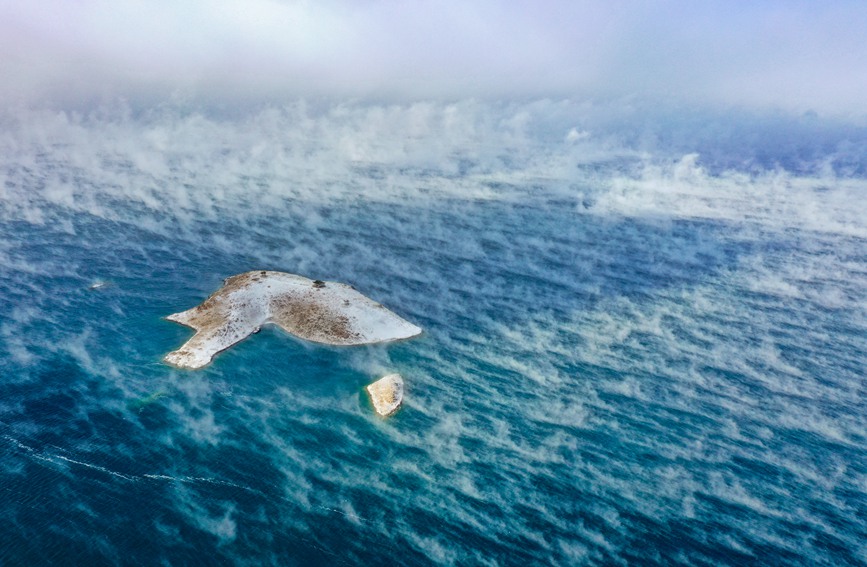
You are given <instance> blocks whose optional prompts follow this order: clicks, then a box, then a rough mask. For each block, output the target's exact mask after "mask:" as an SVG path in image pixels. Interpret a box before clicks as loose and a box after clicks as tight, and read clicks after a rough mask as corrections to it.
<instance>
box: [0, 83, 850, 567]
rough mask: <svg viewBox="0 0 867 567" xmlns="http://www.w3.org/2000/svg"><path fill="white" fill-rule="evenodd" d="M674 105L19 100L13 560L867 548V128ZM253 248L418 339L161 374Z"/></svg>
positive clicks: (618, 560)
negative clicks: (175, 319) (230, 107)
mask: <svg viewBox="0 0 867 567" xmlns="http://www.w3.org/2000/svg"><path fill="white" fill-rule="evenodd" d="M657 110H658V111H657V112H656V113H655V114H653V113H650V112H648V113H644V114H643V115H644V116H645V117H646V121H645V122H644V123H642V124H638V125H636V124H635V123H634V122H633V121H632V120H631V117H634V116H635V114H634V110H632V109H630V108H627V107H625V106H618V105H616V104H613V103H612V104H610V105H607V106H606V105H599V104H591V103H582V102H574V101H572V102H570V101H559V102H558V101H546V100H542V101H536V102H528V103H492V102H483V101H477V100H476V101H474V100H465V101H459V102H454V103H442V102H423V103H422V102H419V103H411V104H395V105H378V104H373V103H366V102H355V103H335V104H323V105H314V104H312V103H309V102H303V101H296V102H293V103H291V104H285V105H271V106H265V107H258V108H253V107H250V108H248V109H247V110H245V111H243V112H238V113H234V114H227V113H224V112H219V111H217V110H213V109H212V110H208V109H206V108H204V107H197V108H185V107H183V106H180V107H179V106H171V105H166V106H163V107H161V108H151V109H140V108H135V107H130V106H126V105H123V104H119V105H115V106H111V107H102V108H101V109H99V110H98V111H91V112H72V111H56V110H26V111H23V110H19V111H16V112H7V113H6V114H4V115H3V118H2V123H3V135H2V138H0V146H2V151H0V178H2V184H0V235H2V238H0V266H2V273H3V277H2V278H0V336H2V346H0V376H2V383H0V393H2V395H0V429H2V431H0V447H2V451H0V471H2V472H0V479H2V480H0V486H2V488H3V490H4V494H5V495H6V497H5V498H4V499H3V500H2V504H0V533H2V534H3V541H4V544H3V545H2V547H0V557H2V561H3V562H5V563H10V564H46V563H69V562H72V563H78V564H99V563H122V564H153V563H154V562H165V563H169V564H183V563H196V562H206V563H220V562H226V563H234V564H257V565H258V564H377V563H383V562H385V561H390V562H396V563H398V564H408V565H426V564H475V563H478V564H490V565H496V564H501V565H510V564H550V563H553V564H564V565H565V564H598V563H615V564H626V563H641V564H672V563H674V564H685V565H687V564H688V565H695V564H739V563H745V562H759V563H786V564H796V563H810V564H833V565H846V564H851V565H857V564H861V563H863V562H865V561H867V548H865V545H864V541H867V459H865V449H867V428H865V425H864V419H863V416H864V415H865V411H867V392H865V385H864V368H865V357H864V353H865V352H867V246H865V245H867V221H865V219H867V216H865V215H864V214H863V211H864V210H865V202H867V199H865V178H864V171H865V162H864V155H865V154H864V153H863V152H861V151H860V148H863V147H865V140H867V135H865V132H864V131H863V130H860V129H858V128H857V127H855V126H847V125H845V124H839V123H834V122H832V121H830V120H824V119H818V121H817V120H816V119H815V118H813V117H803V116H797V115H794V116H790V115H783V114H780V115H777V116H776V117H772V116H769V115H764V118H763V121H762V122H761V123H758V124H756V123H755V122H754V121H753V120H752V118H751V117H750V116H749V114H748V113H742V114H737V113H736V115H729V116H724V115H719V114H717V115H713V114H706V115H703V116H702V115H700V114H697V113H695V112H693V113H692V114H690V113H688V112H687V113H684V114H683V115H682V116H680V118H679V119H678V120H673V119H672V115H671V114H670V113H669V112H668V111H665V112H663V111H659V109H657ZM732 116H733V117H734V119H731V118H732ZM695 124H700V125H702V126H701V127H699V126H693V125H695ZM708 124H716V125H717V126H716V127H717V131H719V132H722V134H721V135H720V136H719V137H716V138H715V137H712V136H709V135H708V134H707V131H706V129H705V126H706V125H708ZM769 124H770V126H769ZM791 132H795V133H796V134H797V135H796V136H794V137H791V136H790V135H789V134H790V133H791ZM723 134H724V135H723ZM735 139H739V140H744V143H743V144H742V145H738V144H735V143H734V142H732V140H735ZM782 139H785V140H788V141H789V143H788V144H786V145H775V144H770V143H768V142H769V141H773V140H782ZM715 140H716V141H715ZM726 140H729V141H726ZM260 268H261V269H277V270H285V271H289V272H294V273H300V274H303V275H306V276H308V277H311V278H320V279H330V280H337V281H343V282H347V283H351V284H352V285H354V286H355V287H356V288H357V289H359V290H360V291H362V292H363V293H365V294H366V295H368V296H370V297H372V298H374V299H376V300H378V301H381V302H382V303H384V304H385V305H386V306H388V307H389V308H391V309H392V310H394V311H396V312H397V313H398V314H400V315H401V316H403V317H405V318H407V319H409V320H410V321H412V322H414V323H416V324H418V325H420V326H421V327H423V328H424V329H425V334H424V335H422V336H421V337H419V338H417V339H413V340H410V341H405V342H401V343H396V344H388V345H375V346H371V347H362V348H331V347H323V346H315V345H310V344H306V343H303V342H301V341H298V340H296V339H294V338H292V337H289V336H287V335H285V334H284V333H282V332H281V331H279V330H277V329H263V331H262V332H261V333H259V334H258V335H254V336H252V337H251V338H250V339H248V340H246V341H244V342H242V343H240V344H239V345H236V346H235V347H233V348H232V349H230V350H228V351H226V352H224V353H222V354H220V355H218V356H217V357H216V359H215V361H214V363H213V364H211V365H210V366H209V367H207V368H205V369H203V370H201V371H181V370H177V369H173V368H171V367H168V366H166V365H165V364H163V363H162V362H161V357H162V356H163V355H164V354H165V353H166V352H168V351H170V350H173V349H174V348H177V346H178V345H180V344H181V343H182V342H183V341H184V340H186V338H187V337H188V336H189V335H190V331H189V330H188V329H185V328H183V327H181V326H178V325H175V324H172V323H170V322H167V321H165V320H163V319H162V317H164V316H166V315H168V314H170V313H173V312H176V311H179V310H182V309H186V308H189V307H192V306H194V305H196V304H198V303H199V302H201V301H202V300H203V299H204V298H205V297H207V295H208V294H209V293H211V292H212V291H214V290H215V289H217V288H218V287H219V286H220V284H221V282H222V279H223V278H225V277H227V276H229V275H232V274H235V273H239V272H243V271H247V270H251V269H260ZM94 284H104V285H97V286H96V287H95V289H91V287H92V286H94ZM393 371H397V372H400V373H402V374H403V376H404V377H405V380H406V383H407V395H406V400H405V404H404V407H403V408H402V409H401V410H400V411H399V412H398V413H397V414H396V415H395V416H394V417H392V418H389V419H388V420H383V419H379V418H377V417H376V416H375V414H374V412H373V411H372V408H371V407H370V404H369V402H368V400H367V398H366V396H365V395H364V391H363V388H364V386H365V385H366V384H368V383H370V382H371V381H373V379H375V378H377V377H379V376H381V375H382V374H384V373H387V372H393Z"/></svg>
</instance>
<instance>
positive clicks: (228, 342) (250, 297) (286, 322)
mask: <svg viewBox="0 0 867 567" xmlns="http://www.w3.org/2000/svg"><path fill="white" fill-rule="evenodd" d="M167 319H168V320H169V321H175V322H177V323H181V324H182V325H187V326H188V327H192V328H193V329H195V330H196V334H195V335H193V337H192V338H191V339H190V340H188V341H187V342H186V343H184V345H183V346H181V348H179V349H178V350H176V351H173V352H170V353H169V354H167V355H166V357H165V361H166V362H168V363H169V364H173V365H175V366H179V367H181V368H201V367H202V366H205V365H206V364H208V363H209V362H210V361H211V359H212V358H213V356H214V355H215V354H217V353H218V352H220V351H222V350H225V349H227V348H229V347H230V346H232V345H234V344H235V343H237V342H238V341H240V340H242V339H244V338H246V337H248V336H249V335H250V334H251V333H255V332H258V331H259V327H261V326H262V325H265V324H268V323H273V324H275V325H277V326H279V327H280V328H282V329H283V330H285V331H286V332H288V333H291V334H293V335H295V336H297V337H300V338H302V339H306V340H308V341H313V342H317V343H325V344H330V345H362V344H370V343H379V342H385V341H393V340H397V339H407V338H410V337H414V336H416V335H418V334H419V333H421V329H420V328H419V327H416V326H415V325H413V324H412V323H410V322H408V321H406V320H404V319H402V318H400V317H399V316H397V315H396V314H394V313H392V312H391V311H389V310H388V309H386V308H385V307H384V306H382V305H381V304H379V303H377V302H375V301H373V300H372V299H369V298H367V297H365V296H364V295H362V294H360V293H359V292H357V291H356V290H355V289H354V288H352V287H351V286H348V285H346V284H341V283H335V282H323V281H320V280H310V279H307V278H305V277H302V276H296V275H294V274H287V273H284V272H269V271H255V272H246V273H244V274H239V275H237V276H232V277H230V278H228V279H226V281H225V282H224V285H223V287H222V288H220V289H219V290H217V291H216V292H215V293H213V294H212V295H211V296H210V297H209V298H208V299H207V300H205V302H204V303H202V304H201V305H198V306H196V307H193V308H192V309H189V310H187V311H182V312H180V313H175V314H174V315H169V316H168V317H167Z"/></svg>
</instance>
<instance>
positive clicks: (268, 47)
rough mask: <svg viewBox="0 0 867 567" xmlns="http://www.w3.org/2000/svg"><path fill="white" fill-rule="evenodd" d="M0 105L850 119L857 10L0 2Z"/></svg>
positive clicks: (862, 60)
mask: <svg viewBox="0 0 867 567" xmlns="http://www.w3.org/2000/svg"><path fill="white" fill-rule="evenodd" d="M0 22H2V24H0V76H3V77H4V80H3V81H2V86H0V100H3V101H4V102H6V103H9V102H15V103H21V102H24V103H31V104H32V103H34V102H35V101H43V100H47V101H50V102H54V103H68V102H78V103H80V102H81V101H90V100H94V99H96V100H104V99H105V98H113V97H117V96H123V97H126V98H128V99H130V100H144V101H152V100H154V99H157V100H162V99H165V98H166V97H175V98H181V99H183V98H185V97H194V98H196V99H199V98H201V99H203V100H206V101H207V100H215V101H227V100H228V101H237V100H239V99H242V100H243V99H253V100H262V99H265V100H269V101H273V100H275V99H276V100H279V99H282V98H286V97H290V98H292V97H299V96H302V97H316V96H328V97H337V98H345V97H352V98H359V97H360V98H367V99H377V100H391V101H395V100H397V101H406V100H419V99H426V100H427V99H460V98H467V97H486V98H488V97H490V98H514V97H521V98H526V97H611V96H635V95H637V96H642V97H643V96H652V97H661V98H669V99H671V98H674V99H679V100H685V101H689V102H700V103H722V104H727V105H728V104H738V105H747V106H761V107H765V106H779V107H784V108H786V109H795V110H798V111H804V110H808V109H813V110H816V111H818V112H832V113H858V112H860V107H861V101H862V99H863V92H864V91H865V88H867V41H865V40H864V39H863V35H864V34H863V30H864V29H867V8H865V7H864V5H863V3H860V2H837V3H834V5H833V6H830V5H829V6H827V7H826V6H820V5H818V4H815V3H809V2H780V1H772V2H763V3H761V4H757V5H750V4H740V5H737V6H735V5H732V4H731V3H727V2H704V3H701V4H696V3H690V2H683V1H670V2H654V3H650V2H642V3H636V2H614V3H611V2H608V3H604V4H603V3H601V2H565V1H563V2H556V1H554V2H544V3H541V4H533V5H532V6H531V5H529V4H527V5H523V6H522V5H516V4H512V3H506V2H500V1H493V0H489V1H485V2H477V3H473V4H472V5H469V6H468V5H466V4H464V3H459V2H451V1H450V2H420V3H413V4H412V5H411V6H409V5H403V4H400V3H397V2H389V1H380V0H372V1H368V2H361V3H359V2H344V1H327V2H279V1H276V0H251V1H249V2H244V3H240V2H237V3H232V2H204V1H191V2H186V3H183V4H180V5H179V4H176V3H172V2H166V1H156V2H143V1H130V2H123V3H114V2H108V1H105V0H93V1H88V2H82V3H76V4H74V5H73V4H69V3H64V2H60V1H59V0H46V1H44V2H39V3H37V4H32V3H18V2H11V1H8V0H3V1H2V2H0Z"/></svg>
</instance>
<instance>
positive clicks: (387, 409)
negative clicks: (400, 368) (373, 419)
mask: <svg viewBox="0 0 867 567" xmlns="http://www.w3.org/2000/svg"><path fill="white" fill-rule="evenodd" d="M367 393H368V394H370V401H371V402H373V409H375V410H376V413H378V414H379V415H381V416H383V417H388V416H390V415H391V414H393V413H394V412H396V411H397V408H399V407H400V404H401V402H403V378H401V376H400V374H389V375H387V376H383V377H382V378H380V379H379V380H377V381H376V382H374V383H373V384H371V385H369V386H368V387H367Z"/></svg>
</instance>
